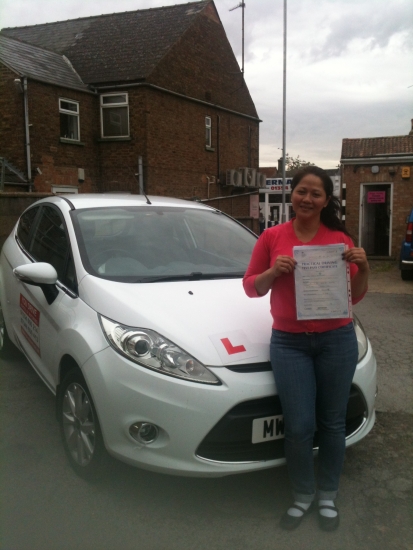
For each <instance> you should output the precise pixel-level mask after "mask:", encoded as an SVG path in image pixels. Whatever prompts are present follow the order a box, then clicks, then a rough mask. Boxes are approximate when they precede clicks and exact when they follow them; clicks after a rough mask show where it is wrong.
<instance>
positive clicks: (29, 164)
mask: <svg viewBox="0 0 413 550" xmlns="http://www.w3.org/2000/svg"><path fill="white" fill-rule="evenodd" d="M23 100H24V128H25V133H26V160H27V180H28V181H29V183H30V188H29V189H30V191H32V162H31V154H30V129H29V100H28V96H27V77H23Z"/></svg>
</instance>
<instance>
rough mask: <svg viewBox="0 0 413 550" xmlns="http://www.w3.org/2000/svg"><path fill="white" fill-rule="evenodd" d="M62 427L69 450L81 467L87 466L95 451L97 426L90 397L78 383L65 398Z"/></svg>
mask: <svg viewBox="0 0 413 550" xmlns="http://www.w3.org/2000/svg"><path fill="white" fill-rule="evenodd" d="M62 427H63V433H64V437H65V440H66V444H67V449H68V451H69V453H70V455H71V457H72V459H73V460H74V461H75V462H76V463H77V464H78V465H79V466H87V465H88V464H89V463H90V462H91V460H92V458H93V454H94V451H95V445H96V426H95V418H94V414H93V409H92V405H91V403H90V399H89V395H88V394H87V392H86V391H85V389H84V388H83V387H82V386H81V385H80V384H79V383H77V382H73V383H71V384H70V385H69V386H68V387H67V388H66V391H65V393H64V396H63V402H62Z"/></svg>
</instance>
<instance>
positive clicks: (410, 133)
mask: <svg viewBox="0 0 413 550" xmlns="http://www.w3.org/2000/svg"><path fill="white" fill-rule="evenodd" d="M409 136H413V118H412V129H411V130H410V132H409Z"/></svg>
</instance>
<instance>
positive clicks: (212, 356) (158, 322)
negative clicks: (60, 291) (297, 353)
mask: <svg viewBox="0 0 413 550" xmlns="http://www.w3.org/2000/svg"><path fill="white" fill-rule="evenodd" d="M79 296H80V298H81V299H82V300H83V301H84V302H86V303H87V304H88V305H89V306H90V307H91V308H93V309H94V310H95V311H96V312H98V313H100V314H101V315H104V316H105V317H107V318H109V319H112V320H113V321H116V322H118V323H121V324H124V325H128V326H131V327H139V328H148V329H152V330H155V331H157V332H158V333H160V334H162V335H163V336H164V337H166V338H168V339H169V340H171V341H172V342H174V343H175V344H176V345H178V346H180V347H181V348H183V349H184V350H185V351H186V352H187V353H190V354H191V355H193V356H194V357H195V358H196V359H198V360H199V361H201V362H202V363H204V364H206V365H216V366H220V365H226V364H237V363H238V364H244V363H258V362H262V361H269V342H270V337H271V326H272V319H271V315H270V303H269V296H268V295H267V296H265V297H263V298H259V299H258V298H255V299H251V298H248V297H247V296H246V295H245V293H244V289H243V287H242V280H241V279H217V280H206V281H174V282H156V283H145V284H142V283H140V284H127V283H118V282H114V281H107V280H104V279H100V278H98V277H93V276H92V275H88V276H86V277H84V279H83V280H82V282H81V284H80V287H79Z"/></svg>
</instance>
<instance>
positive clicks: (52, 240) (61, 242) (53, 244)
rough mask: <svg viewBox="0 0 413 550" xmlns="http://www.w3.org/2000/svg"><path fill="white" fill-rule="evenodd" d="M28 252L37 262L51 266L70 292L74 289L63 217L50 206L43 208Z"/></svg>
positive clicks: (71, 261)
mask: <svg viewBox="0 0 413 550" xmlns="http://www.w3.org/2000/svg"><path fill="white" fill-rule="evenodd" d="M29 252H30V253H31V255H32V256H33V258H34V259H35V260H36V261H38V262H46V263H49V264H51V265H52V266H53V267H54V268H55V269H56V271H57V275H58V277H59V280H60V281H61V282H62V283H64V284H66V285H67V286H68V287H69V288H71V289H72V290H75V287H76V283H75V281H76V278H75V272H74V264H73V260H72V256H71V251H70V244H69V239H68V236H67V234H66V230H65V225H64V222H63V217H62V216H61V214H60V213H59V212H58V211H57V210H56V209H55V208H53V207H51V206H43V207H42V211H41V213H40V219H39V222H38V223H37V226H36V229H35V232H34V234H33V238H32V241H31V243H30V248H29Z"/></svg>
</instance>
